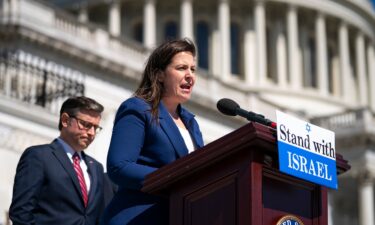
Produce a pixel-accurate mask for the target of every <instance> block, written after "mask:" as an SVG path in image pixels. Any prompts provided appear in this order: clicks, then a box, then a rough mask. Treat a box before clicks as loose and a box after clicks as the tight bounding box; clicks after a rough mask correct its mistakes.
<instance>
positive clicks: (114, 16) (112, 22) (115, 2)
mask: <svg viewBox="0 0 375 225" xmlns="http://www.w3.org/2000/svg"><path fill="white" fill-rule="evenodd" d="M108 15H109V33H110V34H112V35H113V36H119V35H120V34H121V4H120V1H119V0H112V1H111V2H110V4H109V13H108Z"/></svg>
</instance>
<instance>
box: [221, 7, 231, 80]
mask: <svg viewBox="0 0 375 225" xmlns="http://www.w3.org/2000/svg"><path fill="white" fill-rule="evenodd" d="M218 16H219V18H218V20H219V32H220V50H221V53H220V54H221V55H220V68H221V71H220V74H221V77H222V78H223V79H224V80H225V79H228V78H229V77H230V76H231V65H230V63H231V59H230V8H229V1H228V0H219V15H218Z"/></svg>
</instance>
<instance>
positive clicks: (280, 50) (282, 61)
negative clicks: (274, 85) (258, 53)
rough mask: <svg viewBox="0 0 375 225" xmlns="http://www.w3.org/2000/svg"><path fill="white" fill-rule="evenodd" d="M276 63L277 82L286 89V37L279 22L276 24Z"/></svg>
mask: <svg viewBox="0 0 375 225" xmlns="http://www.w3.org/2000/svg"><path fill="white" fill-rule="evenodd" d="M276 32H277V37H276V54H277V56H276V62H277V82H278V85H279V86H280V87H284V88H285V87H286V84H287V51H286V48H287V47H286V37H285V34H284V32H283V24H282V22H281V21H278V22H277V23H276Z"/></svg>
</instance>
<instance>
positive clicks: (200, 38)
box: [195, 21, 209, 70]
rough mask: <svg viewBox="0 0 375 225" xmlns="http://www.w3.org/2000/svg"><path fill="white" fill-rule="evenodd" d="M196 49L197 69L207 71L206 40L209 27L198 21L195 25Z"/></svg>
mask: <svg viewBox="0 0 375 225" xmlns="http://www.w3.org/2000/svg"><path fill="white" fill-rule="evenodd" d="M195 33H196V35H197V37H196V38H197V40H196V44H197V49H198V67H199V68H202V69H206V70H208V46H209V42H208V38H209V27H208V24H207V23H206V22H204V21H199V22H198V23H197V25H196V32H195Z"/></svg>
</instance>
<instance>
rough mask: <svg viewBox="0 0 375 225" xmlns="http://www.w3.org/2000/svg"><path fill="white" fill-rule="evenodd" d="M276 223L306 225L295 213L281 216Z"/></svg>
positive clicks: (280, 224) (279, 224)
mask: <svg viewBox="0 0 375 225" xmlns="http://www.w3.org/2000/svg"><path fill="white" fill-rule="evenodd" d="M276 225H304V224H303V223H302V221H301V220H300V219H298V218H297V217H296V216H293V215H286V216H283V217H281V218H280V219H279V220H278V221H277V223H276Z"/></svg>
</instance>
